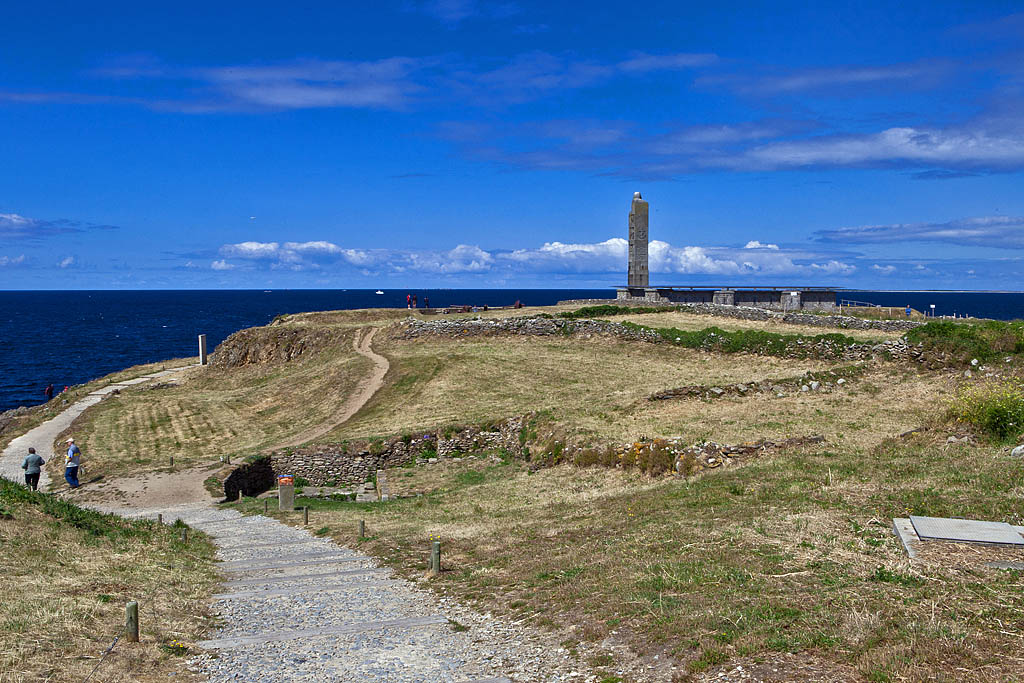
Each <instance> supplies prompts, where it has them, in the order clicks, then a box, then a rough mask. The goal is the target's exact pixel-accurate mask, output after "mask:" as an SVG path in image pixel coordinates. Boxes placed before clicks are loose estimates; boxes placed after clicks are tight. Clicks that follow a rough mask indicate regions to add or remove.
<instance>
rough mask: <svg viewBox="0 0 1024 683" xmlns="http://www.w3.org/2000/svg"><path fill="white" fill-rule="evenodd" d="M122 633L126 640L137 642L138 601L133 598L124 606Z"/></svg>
mask: <svg viewBox="0 0 1024 683" xmlns="http://www.w3.org/2000/svg"><path fill="white" fill-rule="evenodd" d="M124 633H125V636H127V638H128V642H130V643H137V642H139V603H137V602H135V601H134V600H132V601H131V602H129V603H128V604H127V605H125V607H124Z"/></svg>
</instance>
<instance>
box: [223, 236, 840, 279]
mask: <svg viewBox="0 0 1024 683" xmlns="http://www.w3.org/2000/svg"><path fill="white" fill-rule="evenodd" d="M627 248H628V242H627V241H626V240H625V239H623V238H621V237H613V238H611V239H607V240H604V241H601V242H584V243H566V242H546V243H544V244H542V245H541V246H539V247H535V248H525V249H515V250H512V251H504V250H492V251H488V250H486V249H483V248H481V247H480V246H478V245H470V244H460V245H458V246H456V247H455V248H453V249H450V250H401V249H371V250H363V249H349V248H343V247H341V246H339V245H337V244H334V243H333V242H327V241H312V242H283V243H282V242H240V243H238V244H226V245H224V246H223V247H221V249H220V252H221V254H222V255H224V256H227V257H230V258H234V259H244V260H246V261H247V262H249V263H251V264H253V265H254V266H257V267H266V268H283V269H289V270H319V269H324V270H327V271H330V270H332V269H333V270H339V269H340V270H344V269H346V268H357V269H358V270H359V271H360V272H361V273H365V274H371V273H427V274H437V275H455V274H474V273H476V274H483V273H490V274H494V275H507V276H510V277H511V276H515V275H517V274H525V273H534V274H541V273H549V274H559V273H581V274H608V275H613V274H618V273H623V272H624V271H625V268H626V258H627V253H626V252H627ZM649 253H650V268H651V272H652V273H659V274H664V275H671V274H707V275H734V276H744V275H751V276H753V275H787V274H793V275H799V274H803V275H808V276H822V275H849V274H851V273H853V272H854V271H855V270H856V266H854V265H852V264H848V263H844V262H841V261H837V260H835V259H829V258H824V259H823V258H819V257H817V256H816V255H815V254H813V253H806V252H801V251H792V250H785V249H781V248H780V247H779V246H778V245H774V244H763V243H761V242H758V241H757V240H753V241H751V242H749V243H748V244H747V245H746V246H745V247H744V248H743V249H735V248H727V247H699V246H680V247H676V246H673V245H671V244H669V243H668V242H663V241H660V240H653V241H651V242H650V244H649ZM215 263H220V264H224V265H227V264H226V261H219V262H215ZM215 267H216V266H215Z"/></svg>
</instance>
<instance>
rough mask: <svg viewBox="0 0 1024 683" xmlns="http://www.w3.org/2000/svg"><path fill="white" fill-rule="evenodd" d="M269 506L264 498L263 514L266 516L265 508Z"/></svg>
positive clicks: (268, 502)
mask: <svg viewBox="0 0 1024 683" xmlns="http://www.w3.org/2000/svg"><path fill="white" fill-rule="evenodd" d="M269 505H270V501H269V500H268V499H266V498H264V499H263V514H267V507H268V506H269Z"/></svg>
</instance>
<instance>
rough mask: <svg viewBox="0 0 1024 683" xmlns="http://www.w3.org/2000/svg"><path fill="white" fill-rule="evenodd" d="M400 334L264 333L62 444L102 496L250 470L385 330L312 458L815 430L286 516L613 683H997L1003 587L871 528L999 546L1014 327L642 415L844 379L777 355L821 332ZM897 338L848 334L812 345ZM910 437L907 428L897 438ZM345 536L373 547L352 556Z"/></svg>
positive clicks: (975, 564) (928, 343)
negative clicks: (597, 654)
mask: <svg viewBox="0 0 1024 683" xmlns="http://www.w3.org/2000/svg"><path fill="white" fill-rule="evenodd" d="M571 310H572V309H571V308H569V307H559V308H552V309H549V310H547V311H534V312H535V313H536V312H546V313H547V314H548V315H550V316H558V314H560V313H564V312H566V311H571ZM524 314H525V312H524V311H522V310H520V311H514V312H512V311H489V312H487V313H486V314H484V316H483V317H485V318H497V317H502V316H522V315H524ZM407 315H408V312H407V311H404V310H402V311H388V312H374V311H366V312H337V313H316V314H305V315H296V316H286V317H284V318H282V319H280V320H278V321H275V323H274V324H273V325H270V326H268V327H265V328H258V329H255V330H250V331H246V332H245V333H243V334H240V335H237V336H236V337H235V338H234V339H233V340H231V341H230V342H229V343H228V344H227V345H226V346H225V348H223V349H218V351H217V353H218V354H221V353H222V351H228V352H229V353H227V354H226V355H224V356H222V358H224V357H228V356H231V357H232V358H234V359H235V360H234V361H232V362H230V363H224V362H220V361H218V363H217V364H215V365H214V366H212V367H210V368H208V369H206V370H204V371H202V372H200V373H196V374H195V375H194V376H193V377H191V378H190V379H189V381H188V382H185V383H183V384H182V385H181V386H179V387H165V388H161V389H150V390H146V389H143V388H138V389H132V390H130V391H127V392H125V393H124V394H123V395H122V396H121V397H118V398H114V399H109V400H108V401H105V402H104V403H103V404H101V405H100V406H98V407H97V408H94V409H92V410H91V411H89V412H88V413H86V415H85V416H83V418H82V420H80V423H79V424H77V425H76V429H77V430H78V431H77V434H78V435H79V437H80V438H81V437H84V438H85V439H86V441H85V443H86V448H85V450H86V453H87V455H88V454H90V453H91V454H93V457H95V458H96V459H97V460H99V463H100V466H101V467H103V468H106V469H105V471H107V472H108V473H109V474H110V475H111V476H116V474H117V473H118V472H119V471H123V470H145V469H155V468H159V467H161V466H162V465H163V463H164V462H165V458H166V456H168V455H174V457H175V462H176V463H178V462H197V461H200V460H210V459H212V458H214V457H216V456H218V455H227V454H231V455H247V454H250V453H252V452H255V451H258V450H260V449H264V448H266V447H267V446H268V445H270V444H273V443H275V442H279V441H282V440H284V439H286V438H287V437H288V436H289V435H292V434H295V433H298V432H300V431H301V430H302V429H305V428H307V427H309V426H310V425H314V424H316V423H318V421H322V420H324V418H325V416H327V415H330V414H331V412H332V408H333V406H335V405H337V403H338V402H339V401H340V400H342V398H343V397H344V396H345V395H347V394H348V393H349V392H350V391H351V389H352V388H353V387H354V386H355V384H356V382H358V381H359V379H360V377H361V376H362V374H363V373H365V371H366V365H365V363H364V361H363V359H362V358H361V357H359V356H356V355H355V353H354V352H353V350H352V343H351V342H352V338H353V336H354V334H355V333H356V330H357V328H359V327H361V326H367V325H378V326H387V327H388V329H387V330H382V331H381V333H380V334H378V335H377V337H376V338H375V340H374V348H375V350H376V351H377V352H378V353H381V354H383V355H385V356H386V357H387V358H388V359H389V361H390V363H391V370H390V372H389V373H388V375H387V377H386V380H385V386H384V387H383V388H382V389H381V390H380V391H378V392H377V394H376V395H375V396H374V397H373V398H372V399H371V401H370V402H369V403H368V404H367V405H366V406H365V407H364V408H363V409H362V410H361V411H360V412H359V413H357V414H356V415H355V416H354V417H353V419H351V420H350V421H348V422H347V423H345V424H343V425H341V426H340V427H338V428H337V429H335V430H334V431H333V432H332V433H330V434H328V435H327V436H326V437H324V438H323V439H322V440H321V441H333V442H341V441H345V440H357V439H368V438H372V437H385V436H389V435H401V434H408V433H415V432H416V431H417V430H432V429H438V428H442V427H444V426H446V425H479V424H492V423H494V422H496V421H498V420H502V419H505V418H508V417H512V416H516V415H523V414H525V413H533V414H535V415H538V416H540V417H539V418H538V419H540V420H542V421H543V424H544V430H547V431H548V432H549V433H554V432H558V433H559V434H560V435H561V436H562V437H564V438H565V439H567V440H571V441H573V442H574V443H579V444H593V445H595V446H600V445H601V444H609V443H611V444H623V443H625V442H632V441H634V440H637V439H640V438H641V437H648V438H652V437H666V436H681V437H683V439H684V440H691V441H693V442H698V441H702V440H709V441H716V442H719V443H739V442H743V441H756V440H758V439H763V438H770V439H781V438H787V437H799V436H805V435H809V434H822V435H823V436H824V437H825V442H824V444H819V445H813V446H806V447H802V448H798V449H794V450H788V451H778V452H770V453H767V454H765V455H763V456H761V457H759V458H753V459H751V460H750V461H748V462H746V464H744V465H742V466H736V467H727V468H726V467H721V468H718V469H716V470H714V471H711V472H707V473H704V474H702V475H701V476H699V477H698V478H696V479H692V480H689V481H688V480H685V479H676V478H673V477H646V476H643V475H641V474H640V473H638V472H636V471H635V470H628V471H627V470H621V469H607V468H600V467H588V468H577V467H574V466H573V465H571V464H562V465H559V466H556V467H551V468H542V469H539V470H537V464H538V463H536V462H532V463H523V462H518V461H512V460H510V459H508V458H504V459H502V457H501V456H502V454H498V453H495V454H491V455H493V456H494V457H493V458H482V459H476V458H473V459H468V460H465V461H463V462H461V463H445V464H441V465H436V466H429V467H422V468H417V467H410V468H403V469H399V470H391V471H389V482H391V486H392V487H393V490H394V492H399V493H400V492H403V491H404V492H407V493H414V492H419V493H422V494H423V495H422V496H421V497H413V498H406V499H399V500H393V501H389V502H387V503H384V504H380V505H365V504H356V503H343V502H338V503H334V502H323V501H310V505H311V507H312V508H313V511H314V516H313V522H312V523H313V526H314V529H319V533H322V534H331V535H334V536H336V537H337V538H338V539H339V540H340V541H342V542H345V543H348V544H358V545H359V547H361V548H363V549H364V550H367V551H368V552H371V553H373V554H375V555H377V556H378V557H380V558H381V559H382V560H383V561H384V562H386V563H388V564H391V565H393V566H396V567H399V568H401V569H402V571H404V572H406V573H407V574H409V575H410V576H413V575H418V574H421V573H422V571H423V568H424V563H423V559H424V554H425V552H426V548H427V540H428V539H429V537H430V536H431V535H434V536H438V535H439V536H441V538H442V540H443V543H444V548H445V549H444V555H445V564H446V569H447V571H446V572H445V573H444V574H443V575H442V576H441V577H440V578H439V579H437V580H436V581H435V583H434V585H436V586H437V587H438V588H439V589H440V590H443V591H446V592H450V593H451V594H452V595H454V596H457V597H460V598H462V599H466V600H471V601H475V602H478V603H479V604H480V605H481V606H482V607H484V608H486V609H491V610H498V611H502V612H506V613H509V614H513V615H515V616H516V617H517V618H521V619H524V620H526V621H528V622H530V623H534V624H537V625H541V626H546V627H549V628H553V629H557V630H559V632H561V633H563V634H564V637H565V643H566V646H567V647H569V648H570V649H572V648H574V647H576V646H577V645H578V644H579V643H580V642H584V641H585V642H588V643H591V644H595V643H596V644H600V647H605V648H607V650H608V651H607V653H606V655H602V657H601V661H600V662H599V663H594V662H591V663H590V664H591V665H592V666H596V667H599V668H600V667H606V668H607V670H608V671H609V674H608V675H609V676H612V674H611V673H610V672H613V671H614V670H615V668H616V667H615V662H616V661H619V660H621V659H622V658H623V657H624V656H625V655H624V654H623V653H624V652H625V651H626V650H628V651H629V652H632V653H633V655H635V656H640V657H641V658H645V659H644V661H646V662H647V664H649V665H651V666H655V664H654V663H655V662H656V661H657V662H661V663H664V662H665V661H669V662H671V663H672V664H673V665H675V666H676V667H677V670H676V675H677V676H678V678H679V679H680V680H682V679H683V678H684V677H685V676H690V675H692V676H701V675H703V674H704V672H708V671H714V669H715V667H716V666H720V665H725V664H726V663H728V664H735V663H740V662H745V663H750V664H752V665H760V664H763V663H768V664H770V665H771V666H773V667H776V668H779V670H780V671H781V672H782V674H781V677H783V678H785V677H786V676H796V675H803V673H805V672H807V671H817V672H819V673H820V677H821V678H826V679H831V680H858V679H860V680H870V681H889V680H893V681H895V680H918V679H925V678H928V677H932V678H935V679H936V680H942V677H943V676H945V677H946V679H947V680H963V679H974V680H1010V679H1012V678H1013V677H1014V675H1015V674H1014V672H1015V671H1018V670H1019V665H1020V662H1021V661H1022V657H1024V632H1022V631H1021V629H1020V626H1019V624H1020V623H1021V615H1022V614H1024V602H1022V598H1021V592H1020V572H1014V571H998V570H994V569H987V568H985V567H984V566H983V563H980V562H979V557H981V556H980V555H978V554H977V553H976V552H975V551H974V550H972V549H967V550H965V549H964V548H963V547H960V548H944V549H942V550H941V552H939V550H936V548H938V546H931V548H932V550H931V551H930V552H931V553H932V554H931V555H929V554H927V553H925V554H924V556H923V557H922V558H920V559H919V560H915V561H911V560H909V559H908V558H907V557H906V555H905V553H904V552H903V550H902V549H901V548H900V546H899V544H898V543H897V541H896V540H895V538H894V537H893V536H892V534H891V531H890V524H891V519H892V518H893V517H895V516H905V515H907V514H908V513H910V514H925V515H937V516H956V517H969V518H977V519H993V520H1000V521H1008V522H1012V523H1015V524H1020V523H1021V516H1020V514H1021V513H1020V508H1019V496H1020V492H1021V490H1022V489H1024V463H1022V462H1021V461H1020V460H1019V459H1011V458H1009V457H1008V454H1007V449H1006V447H1005V445H1004V444H1007V443H1010V442H1011V441H1014V440H1015V439H1016V438H1017V437H1018V436H1019V435H1020V434H1021V433H1022V432H1024V427H1022V425H1021V424H1018V421H1019V420H1021V419H1022V418H1024V394H1021V392H1020V391H1016V390H1014V387H1018V386H1019V385H1020V379H1019V376H1018V374H1017V368H1018V367H1019V361H1020V358H1019V354H1020V352H1021V351H1022V350H1024V346H1022V345H1019V344H1018V342H1017V341H1016V340H1017V337H1015V336H1014V335H1019V329H1018V327H1017V326H1016V324H993V325H989V324H988V323H984V324H981V325H976V326H974V327H959V325H961V323H955V324H953V323H949V324H946V323H940V322H936V323H932V324H930V325H927V326H924V327H920V328H918V329H917V330H914V331H913V332H912V333H910V334H909V335H908V340H909V343H910V344H911V345H917V344H920V345H921V350H922V352H924V353H926V354H928V356H929V359H931V360H930V361H929V362H928V363H921V362H917V361H911V360H901V361H898V362H897V361H892V360H886V359H885V358H884V357H879V358H875V359H870V360H864V361H860V362H858V363H856V364H855V370H856V371H855V372H851V373H849V380H848V381H845V383H844V384H842V385H839V384H833V385H831V386H828V387H822V388H821V389H820V390H818V389H815V390H811V389H810V388H808V389H806V390H805V389H803V388H802V387H801V388H800V389H796V390H794V389H793V388H792V387H791V388H789V389H785V390H780V391H776V390H772V391H768V392H764V391H749V390H746V391H744V392H739V391H737V392H732V393H729V394H727V395H723V396H722V397H721V398H717V399H715V400H705V399H701V398H691V399H685V400H683V399H681V400H659V401H652V400H648V399H649V397H650V396H651V395H652V394H655V393H657V392H661V391H664V390H666V389H670V388H673V387H679V386H685V385H691V384H701V385H705V386H716V385H718V386H729V385H736V384H744V385H750V384H751V383H754V382H758V381H760V380H766V379H772V378H791V377H799V376H803V375H804V374H805V373H806V372H807V371H812V372H816V373H824V372H826V371H829V370H837V371H841V372H847V369H848V366H849V361H844V360H842V359H840V358H817V357H795V356H799V353H797V352H796V351H794V350H793V347H798V346H800V345H801V344H808V343H811V342H813V339H814V338H815V337H817V336H819V335H822V334H823V333H828V332H829V330H827V329H822V328H821V327H808V328H807V329H799V328H797V327H794V326H789V325H782V324H781V323H775V322H772V323H759V322H751V321H745V320H733V319H714V320H709V319H708V317H707V316H694V315H688V314H684V313H680V312H677V311H668V312H660V311H659V312H637V311H631V312H629V313H626V314H623V315H616V316H615V317H614V319H615V320H616V321H624V322H626V323H629V324H634V325H644V326H645V327H649V328H654V329H658V330H660V332H659V333H660V334H661V336H662V337H663V338H664V339H665V340H666V342H667V343H648V342H641V341H634V340H628V339H625V338H622V337H616V336H605V335H601V334H589V333H588V334H569V335H554V336H543V337H538V336H514V335H492V336H466V337H459V338H453V337H444V336H422V337H418V338H415V339H409V338H406V337H405V336H403V335H402V334H401V330H400V328H399V326H393V325H392V323H394V322H395V321H397V320H400V319H402V318H405V317H406V316H407ZM414 315H416V316H417V317H418V318H422V319H425V320H437V319H446V320H458V319H461V318H463V317H467V316H445V317H443V318H440V317H438V316H422V315H421V314H420V313H415V314H414ZM566 317H568V316H566ZM709 323H714V327H713V328H712V325H710V324H709ZM949 325H956V326H954V327H949ZM899 336H902V335H899V334H896V333H885V332H876V331H873V330H872V331H857V332H853V331H846V330H844V331H842V336H840V335H834V336H832V337H831V338H830V343H832V344H834V345H837V346H840V347H841V346H843V345H846V344H862V343H864V342H866V341H870V342H882V341H885V340H887V339H891V338H893V337H899ZM677 337H678V338H679V341H678V342H677V341H676V338H677ZM683 340H686V341H687V343H682V342H683ZM709 340H713V341H714V343H710V342H709ZM690 342H692V343H690ZM915 348H916V347H915ZM879 355H880V356H882V355H883V354H879ZM1007 358H1009V362H1007V361H1006V359H1007ZM935 359H938V360H935ZM972 359H977V360H978V364H976V365H971V364H970V361H971V360H972ZM933 360H934V362H932V361H933ZM939 360H941V361H942V362H939ZM968 369H970V372H969V373H967V374H968V375H970V376H969V377H968V376H965V371H966V370H968ZM987 375H988V376H987ZM1007 387H1009V388H1007ZM129 396H131V397H132V398H133V400H132V401H126V400H124V399H125V398H126V397H129ZM918 427H926V428H927V431H924V432H921V433H918V434H915V435H912V436H909V437H905V438H896V437H897V436H898V435H900V434H902V433H904V432H908V431H910V430H912V429H914V428H918ZM949 436H957V437H964V436H966V437H968V438H966V439H963V438H961V439H959V440H957V441H956V442H948V441H947V437H949ZM527 438H528V439H529V438H533V437H531V436H529V435H528V436H527ZM537 438H538V439H543V438H544V436H543V435H541V436H538V437H537ZM303 502H304V501H301V500H300V501H299V504H300V505H301V504H303ZM242 507H243V508H245V509H248V510H251V511H256V510H262V505H259V506H257V504H256V503H255V502H253V501H246V502H244V503H243V504H242ZM296 517H297V516H293V517H291V519H296ZM358 519H366V520H367V523H368V527H369V530H370V535H371V538H370V539H364V540H359V539H355V538H354V534H355V529H356V522H357V520H358ZM656 655H657V656H658V657H659V659H658V660H654V657H655V656H656ZM595 661H596V660H595ZM657 666H661V664H658V665H657ZM780 667H781V668H780ZM787 667H790V668H788V669H787ZM802 672H803V673H802ZM608 680H613V678H609V679H608ZM638 680H639V679H638Z"/></svg>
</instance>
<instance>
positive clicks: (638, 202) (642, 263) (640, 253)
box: [627, 192, 650, 287]
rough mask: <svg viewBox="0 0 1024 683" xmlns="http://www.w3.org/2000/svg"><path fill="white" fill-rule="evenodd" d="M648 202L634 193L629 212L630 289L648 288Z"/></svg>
mask: <svg viewBox="0 0 1024 683" xmlns="http://www.w3.org/2000/svg"><path fill="white" fill-rule="evenodd" d="M647 214H648V211H647V202H645V201H644V200H643V199H642V198H641V197H640V193H639V192H634V193H633V206H632V207H631V208H630V210H629V281H628V282H627V284H628V285H629V286H630V287H647V286H648V285H649V284H650V283H649V275H648V270H647Z"/></svg>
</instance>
